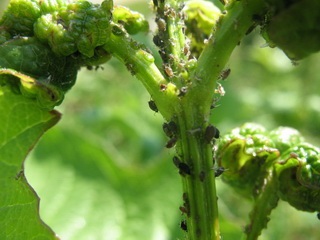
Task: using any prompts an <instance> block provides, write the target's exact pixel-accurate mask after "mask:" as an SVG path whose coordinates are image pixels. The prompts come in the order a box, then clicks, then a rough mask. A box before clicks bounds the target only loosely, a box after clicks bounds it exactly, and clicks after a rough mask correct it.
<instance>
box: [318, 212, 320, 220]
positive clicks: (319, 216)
mask: <svg viewBox="0 0 320 240" xmlns="http://www.w3.org/2000/svg"><path fill="white" fill-rule="evenodd" d="M317 218H318V219H319V220H320V212H319V213H317Z"/></svg>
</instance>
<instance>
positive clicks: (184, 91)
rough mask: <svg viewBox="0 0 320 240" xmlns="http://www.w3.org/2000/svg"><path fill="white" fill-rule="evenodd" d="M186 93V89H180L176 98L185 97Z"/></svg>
mask: <svg viewBox="0 0 320 240" xmlns="http://www.w3.org/2000/svg"><path fill="white" fill-rule="evenodd" d="M187 91H188V87H182V88H180V90H179V94H178V96H179V97H182V96H184V95H186V93H187Z"/></svg>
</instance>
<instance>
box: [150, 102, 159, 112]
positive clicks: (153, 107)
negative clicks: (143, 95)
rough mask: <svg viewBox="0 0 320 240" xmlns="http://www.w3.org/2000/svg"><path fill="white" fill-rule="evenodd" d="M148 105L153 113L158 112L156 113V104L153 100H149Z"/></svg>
mask: <svg viewBox="0 0 320 240" xmlns="http://www.w3.org/2000/svg"><path fill="white" fill-rule="evenodd" d="M148 104H149V108H150V109H151V110H152V111H155V112H158V111H159V110H158V107H157V105H156V103H155V102H154V101H153V100H150V101H149V102H148Z"/></svg>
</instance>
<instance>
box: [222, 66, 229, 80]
mask: <svg viewBox="0 0 320 240" xmlns="http://www.w3.org/2000/svg"><path fill="white" fill-rule="evenodd" d="M230 73H231V69H230V68H227V69H225V70H223V71H222V72H221V73H220V78H221V80H225V79H226V78H227V77H229V75H230Z"/></svg>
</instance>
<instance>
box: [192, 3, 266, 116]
mask: <svg viewBox="0 0 320 240" xmlns="http://www.w3.org/2000/svg"><path fill="white" fill-rule="evenodd" d="M264 11H265V3H264V1H262V0H242V1H232V3H231V4H230V6H226V14H225V15H224V16H223V17H222V18H221V19H220V20H219V22H218V23H217V26H216V29H215V31H214V33H213V35H212V37H211V38H210V39H209V42H208V45H207V46H206V47H205V49H204V50H203V52H202V54H201V55H200V57H199V59H198V65H197V68H196V69H195V71H194V72H193V75H192V77H191V79H192V80H193V85H192V87H191V88H190V90H189V91H190V94H189V95H188V96H187V97H188V98H191V99H192V100H191V102H194V103H196V104H197V105H202V107H204V108H206V109H207V111H209V110H210V104H211V99H212V98H213V94H214V91H213V90H214V89H215V85H216V80H217V79H218V77H219V75H220V73H221V71H222V70H223V68H224V67H225V65H226V64H227V62H228V60H229V58H230V55H231V53H232V51H233V49H234V48H235V47H236V46H237V45H238V44H239V43H240V41H241V40H242V38H243V37H244V36H245V35H246V33H247V31H248V29H250V27H252V26H253V24H254V20H253V18H254V16H255V15H261V14H263V13H264ZM199 93H200V94H199ZM188 101H189V100H188ZM199 102H201V103H204V104H205V105H204V104H198V103H199Z"/></svg>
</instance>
